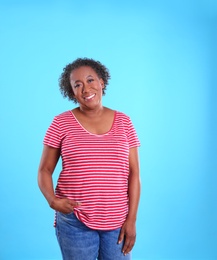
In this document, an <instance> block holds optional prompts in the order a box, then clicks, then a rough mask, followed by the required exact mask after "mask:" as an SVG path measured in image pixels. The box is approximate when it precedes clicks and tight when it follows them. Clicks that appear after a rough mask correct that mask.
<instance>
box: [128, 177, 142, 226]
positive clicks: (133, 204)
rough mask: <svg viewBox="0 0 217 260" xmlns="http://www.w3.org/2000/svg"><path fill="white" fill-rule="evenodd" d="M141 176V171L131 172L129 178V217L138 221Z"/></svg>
mask: <svg viewBox="0 0 217 260" xmlns="http://www.w3.org/2000/svg"><path fill="white" fill-rule="evenodd" d="M140 189H141V184H140V177H139V173H135V172H134V173H130V175H129V180H128V196H129V212H128V216H127V219H128V220H132V221H134V222H135V221H136V215H137V211H138V206H139V199H140Z"/></svg>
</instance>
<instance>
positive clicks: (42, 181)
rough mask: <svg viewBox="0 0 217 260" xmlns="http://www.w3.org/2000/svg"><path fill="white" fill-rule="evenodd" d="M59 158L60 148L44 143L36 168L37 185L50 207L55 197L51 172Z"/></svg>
mask: <svg viewBox="0 0 217 260" xmlns="http://www.w3.org/2000/svg"><path fill="white" fill-rule="evenodd" d="M59 158H60V149H56V148H53V147H50V146H48V145H44V149H43V152H42V156H41V161H40V165H39V169H38V185H39V188H40V190H41V192H42V193H43V195H44V196H45V198H46V200H47V202H48V203H49V205H50V207H52V204H53V203H54V200H55V199H56V196H55V193H54V188H53V179H52V174H53V172H54V169H55V167H56V165H57V162H58V160H59Z"/></svg>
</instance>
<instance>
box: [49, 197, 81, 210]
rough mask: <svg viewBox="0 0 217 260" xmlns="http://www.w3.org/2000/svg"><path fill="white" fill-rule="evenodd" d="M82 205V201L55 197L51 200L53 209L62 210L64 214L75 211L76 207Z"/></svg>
mask: <svg viewBox="0 0 217 260" xmlns="http://www.w3.org/2000/svg"><path fill="white" fill-rule="evenodd" d="M80 205H81V203H79V202H76V201H74V200H70V199H59V198H55V199H54V200H53V201H52V202H51V204H50V207H51V208H52V209H54V210H56V211H59V212H62V213H64V214H69V213H71V212H73V211H74V208H75V207H78V206H80Z"/></svg>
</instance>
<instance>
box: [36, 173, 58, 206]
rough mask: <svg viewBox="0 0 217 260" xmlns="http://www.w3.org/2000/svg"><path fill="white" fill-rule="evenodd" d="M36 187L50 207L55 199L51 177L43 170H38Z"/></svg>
mask: <svg viewBox="0 0 217 260" xmlns="http://www.w3.org/2000/svg"><path fill="white" fill-rule="evenodd" d="M38 185H39V188H40V190H41V192H42V193H43V195H44V197H45V198H46V200H47V202H48V203H49V205H50V207H52V203H53V201H54V199H55V198H56V196H55V193H54V187H53V180H52V175H51V174H50V173H48V172H46V171H45V170H44V171H43V170H41V171H40V170H39V173H38Z"/></svg>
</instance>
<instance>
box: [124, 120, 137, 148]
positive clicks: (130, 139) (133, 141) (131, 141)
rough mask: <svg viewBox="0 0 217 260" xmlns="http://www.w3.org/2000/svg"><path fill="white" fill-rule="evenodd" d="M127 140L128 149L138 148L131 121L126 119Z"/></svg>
mask: <svg viewBox="0 0 217 260" xmlns="http://www.w3.org/2000/svg"><path fill="white" fill-rule="evenodd" d="M127 129H128V131H127V138H128V142H129V148H133V147H139V146H140V142H139V139H138V136H137V133H136V130H135V128H134V126H133V123H132V121H131V119H130V118H129V117H128V126H127Z"/></svg>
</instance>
